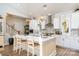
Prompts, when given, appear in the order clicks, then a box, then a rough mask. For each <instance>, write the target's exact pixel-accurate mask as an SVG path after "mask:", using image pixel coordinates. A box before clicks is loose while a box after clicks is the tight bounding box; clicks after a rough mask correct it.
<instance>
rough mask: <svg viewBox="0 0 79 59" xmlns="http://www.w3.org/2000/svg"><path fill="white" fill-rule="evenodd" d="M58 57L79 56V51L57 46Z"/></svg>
mask: <svg viewBox="0 0 79 59" xmlns="http://www.w3.org/2000/svg"><path fill="white" fill-rule="evenodd" d="M56 49H57V56H79V51H76V50H71V49H69V48H62V47H58V46H57V48H56Z"/></svg>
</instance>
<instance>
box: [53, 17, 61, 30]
mask: <svg viewBox="0 0 79 59" xmlns="http://www.w3.org/2000/svg"><path fill="white" fill-rule="evenodd" d="M53 24H54V29H59V28H60V21H59V17H55V18H53Z"/></svg>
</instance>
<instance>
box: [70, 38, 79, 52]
mask: <svg viewBox="0 0 79 59" xmlns="http://www.w3.org/2000/svg"><path fill="white" fill-rule="evenodd" d="M71 48H72V49H74V50H78V51H79V37H74V38H73V39H72V40H71Z"/></svg>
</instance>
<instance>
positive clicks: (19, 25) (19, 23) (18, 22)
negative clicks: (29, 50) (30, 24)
mask: <svg viewBox="0 0 79 59" xmlns="http://www.w3.org/2000/svg"><path fill="white" fill-rule="evenodd" d="M6 22H7V23H8V24H9V25H13V24H14V25H15V29H16V30H19V31H21V33H23V32H24V25H25V19H24V18H19V17H16V16H8V17H7V19H6Z"/></svg>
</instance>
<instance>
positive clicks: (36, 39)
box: [14, 35, 55, 42]
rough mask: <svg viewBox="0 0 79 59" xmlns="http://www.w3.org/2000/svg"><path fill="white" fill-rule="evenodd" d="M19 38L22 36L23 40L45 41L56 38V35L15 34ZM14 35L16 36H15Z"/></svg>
mask: <svg viewBox="0 0 79 59" xmlns="http://www.w3.org/2000/svg"><path fill="white" fill-rule="evenodd" d="M15 36H16V37H17V38H22V39H23V40H32V39H33V40H34V41H37V42H45V41H48V40H50V39H53V38H55V36H54V35H53V36H42V37H41V36H34V35H15ZM15 36H14V37H15Z"/></svg>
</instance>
